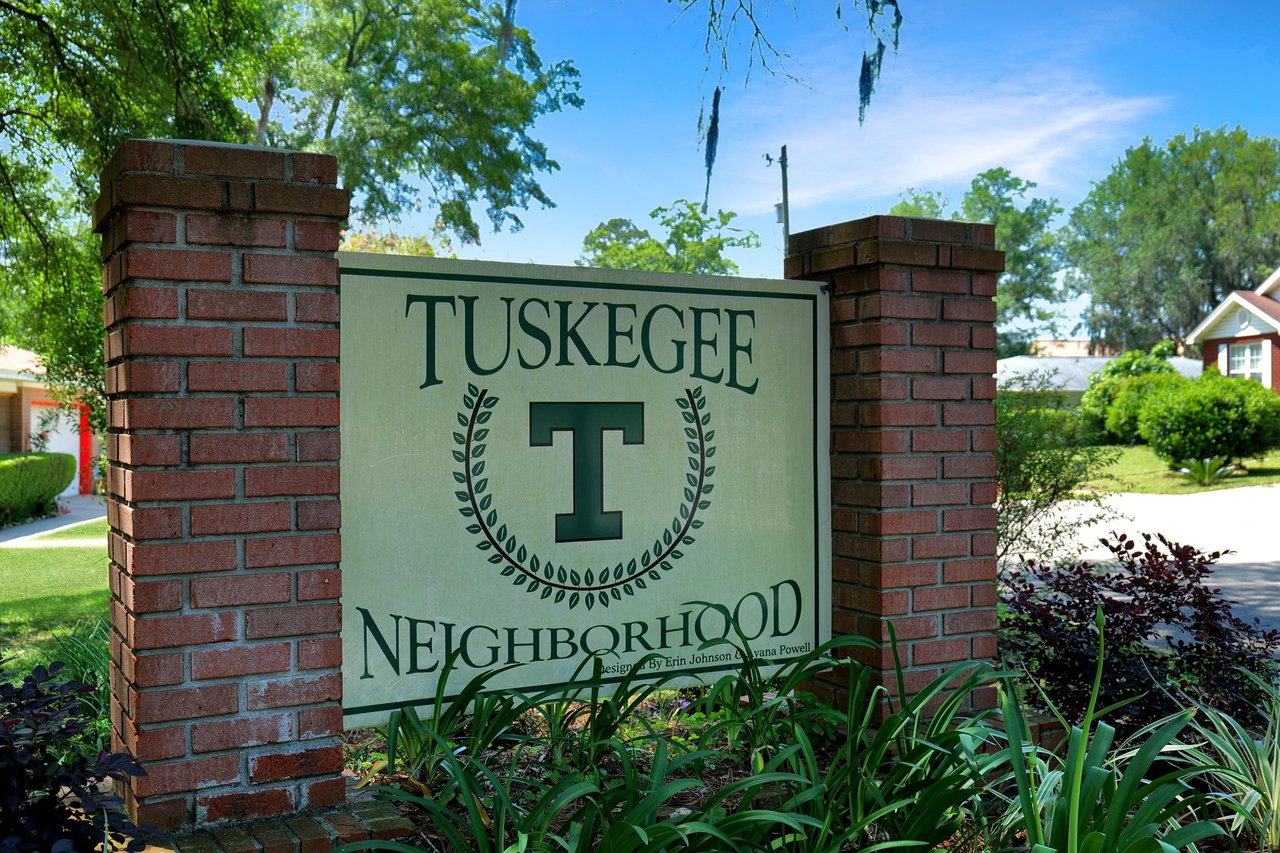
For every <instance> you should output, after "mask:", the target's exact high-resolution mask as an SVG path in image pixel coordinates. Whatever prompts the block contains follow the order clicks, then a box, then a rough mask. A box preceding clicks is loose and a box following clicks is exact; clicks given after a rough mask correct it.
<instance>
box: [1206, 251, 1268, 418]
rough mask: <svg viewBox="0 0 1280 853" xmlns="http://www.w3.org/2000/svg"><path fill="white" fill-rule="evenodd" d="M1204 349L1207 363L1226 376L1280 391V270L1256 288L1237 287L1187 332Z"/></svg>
mask: <svg viewBox="0 0 1280 853" xmlns="http://www.w3.org/2000/svg"><path fill="white" fill-rule="evenodd" d="M1187 343H1188V344H1200V345H1201V346H1202V347H1203V348H1204V365H1205V367H1209V366H1210V365H1216V366H1217V368H1218V370H1219V371H1220V372H1221V373H1222V374H1223V375H1224V376H1243V377H1245V378H1247V379H1256V380H1258V381H1259V382H1261V383H1262V384H1263V385H1265V386H1267V387H1268V388H1271V389H1274V390H1275V391H1276V392H1277V393H1280V269H1277V270H1276V271H1275V272H1273V273H1272V274H1271V275H1269V276H1267V280H1266V281H1264V282H1263V283H1262V284H1260V285H1258V287H1257V289H1256V290H1233V291H1232V292H1231V293H1230V294H1228V295H1227V298H1226V299H1224V300H1222V302H1221V304H1219V305H1218V307H1217V308H1214V309H1213V312H1212V313H1211V314H1210V315H1209V316H1208V317H1206V318H1205V321H1204V322H1203V323H1201V324H1200V325H1199V326H1196V327H1195V329H1193V330H1192V332H1191V334H1189V335H1187Z"/></svg>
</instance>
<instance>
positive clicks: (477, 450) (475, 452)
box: [471, 444, 485, 459]
mask: <svg viewBox="0 0 1280 853" xmlns="http://www.w3.org/2000/svg"><path fill="white" fill-rule="evenodd" d="M484 449H485V445H483V444H477V445H475V446H473V447H472V448H471V458H472V459H479V458H480V457H481V456H484Z"/></svg>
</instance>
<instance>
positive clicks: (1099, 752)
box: [998, 608, 1226, 853]
mask: <svg viewBox="0 0 1280 853" xmlns="http://www.w3.org/2000/svg"><path fill="white" fill-rule="evenodd" d="M1095 622H1096V627H1097V630H1098V633H1099V637H1100V639H1099V648H1098V655H1097V666H1096V668H1095V670H1094V675H1093V687H1092V692H1091V694H1090V698H1089V702H1088V705H1087V707H1086V710H1085V713H1084V715H1083V717H1082V719H1081V720H1080V722H1079V723H1078V724H1073V725H1071V726H1070V728H1069V732H1070V734H1069V736H1068V739H1067V752H1066V755H1065V756H1063V755H1060V754H1059V753H1057V752H1051V751H1049V750H1046V749H1044V748H1042V747H1041V746H1039V745H1037V744H1035V743H1034V742H1032V741H1031V740H1030V738H1029V737H1028V734H1027V732H1028V725H1027V715H1026V712H1025V710H1024V709H1023V707H1022V705H1021V703H1020V702H1019V700H1018V692H1019V686H1018V685H1017V684H1016V683H1015V682H1014V680H1013V678H1012V677H1011V676H1004V677H1003V678H1002V679H1001V687H1000V690H999V696H1000V706H1001V710H1002V712H1003V717H1004V728H1005V734H1006V737H1007V739H1008V740H1007V743H1008V747H1007V749H1006V750H1004V751H1003V752H1002V753H1001V754H1000V755H999V756H998V757H999V759H1000V760H1002V761H1003V762H1007V764H1008V767H1009V776H1010V777H1011V778H1012V781H1013V783H1014V790H1015V791H1016V796H1015V797H1014V798H1013V799H1012V800H1011V802H1010V806H1011V808H1010V809H1009V811H1008V813H1007V814H1006V816H1005V826H1006V827H1007V831H1008V835H1007V838H1008V841H1009V842H1013V840H1014V837H1015V836H1016V834H1017V833H1019V832H1022V833H1025V835H1026V838H1025V844H1026V846H1027V847H1028V848H1030V850H1032V851H1033V853H1100V851H1107V853H1148V851H1150V853H1159V851H1178V850H1184V849H1188V848H1192V849H1194V848H1193V845H1194V844H1195V843H1196V842H1197V841H1200V840H1202V839H1205V838H1209V837H1212V836H1220V835H1225V834H1226V833H1225V832H1224V831H1223V829H1222V827H1221V826H1219V825H1218V824H1216V823H1213V822H1212V821H1209V820H1200V819H1196V814H1195V810H1194V809H1195V806H1196V805H1197V804H1198V801H1200V800H1202V799H1203V798H1202V797H1201V796H1199V795H1197V794H1196V792H1195V791H1194V790H1193V789H1192V787H1191V786H1190V785H1188V784H1187V781H1186V780H1187V778H1188V777H1189V776H1191V775H1194V774H1195V772H1196V769H1195V768H1193V769H1192V770H1190V771H1188V770H1183V769H1177V770H1173V771H1167V772H1162V768H1161V765H1160V763H1159V762H1160V760H1161V759H1162V757H1163V755H1162V754H1163V752H1164V751H1165V750H1166V749H1168V748H1170V747H1171V746H1172V745H1173V744H1174V742H1175V739H1176V738H1177V737H1178V735H1179V734H1180V733H1181V731H1182V730H1183V729H1184V728H1185V727H1186V725H1187V723H1188V722H1189V721H1190V719H1191V716H1192V712H1190V711H1182V712H1180V713H1178V714H1176V715H1174V716H1173V717H1171V718H1170V719H1168V720H1167V721H1165V722H1163V723H1162V724H1161V725H1159V726H1157V727H1154V728H1153V729H1150V730H1148V731H1147V732H1146V733H1145V738H1144V739H1143V742H1142V744H1141V746H1140V747H1138V748H1137V749H1136V750H1135V751H1133V752H1132V753H1129V754H1122V752H1121V750H1119V749H1117V748H1115V746H1114V743H1115V734H1116V732H1115V729H1114V728H1113V727H1112V726H1110V725H1109V724H1108V723H1105V722H1101V721H1100V720H1099V717H1098V696H1099V691H1100V689H1101V685H1102V671H1103V661H1104V660H1105V659H1106V648H1105V644H1104V643H1103V641H1102V639H1101V637H1102V633H1103V617H1102V610H1101V608H1099V609H1098V611H1097V616H1096V619H1095ZM1063 722H1064V725H1065V724H1066V721H1063Z"/></svg>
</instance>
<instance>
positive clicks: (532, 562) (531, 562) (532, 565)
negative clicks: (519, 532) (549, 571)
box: [529, 554, 541, 572]
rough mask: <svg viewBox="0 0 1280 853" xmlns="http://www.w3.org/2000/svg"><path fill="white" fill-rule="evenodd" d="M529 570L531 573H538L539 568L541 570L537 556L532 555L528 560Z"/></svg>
mask: <svg viewBox="0 0 1280 853" xmlns="http://www.w3.org/2000/svg"><path fill="white" fill-rule="evenodd" d="M529 568H530V569H532V570H533V571H535V572H536V571H538V569H539V568H541V561H540V560H539V559H538V555H537V554H534V555H533V556H532V557H531V558H530V559H529Z"/></svg>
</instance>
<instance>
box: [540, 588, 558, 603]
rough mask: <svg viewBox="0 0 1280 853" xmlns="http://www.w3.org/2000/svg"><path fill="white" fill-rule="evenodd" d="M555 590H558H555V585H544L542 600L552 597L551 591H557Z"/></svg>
mask: <svg viewBox="0 0 1280 853" xmlns="http://www.w3.org/2000/svg"><path fill="white" fill-rule="evenodd" d="M555 591H556V590H555V587H551V586H544V587H543V588H542V596H541V597H542V600H543V601H546V600H547V599H548V598H550V597H551V593H553V592H555Z"/></svg>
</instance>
